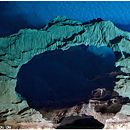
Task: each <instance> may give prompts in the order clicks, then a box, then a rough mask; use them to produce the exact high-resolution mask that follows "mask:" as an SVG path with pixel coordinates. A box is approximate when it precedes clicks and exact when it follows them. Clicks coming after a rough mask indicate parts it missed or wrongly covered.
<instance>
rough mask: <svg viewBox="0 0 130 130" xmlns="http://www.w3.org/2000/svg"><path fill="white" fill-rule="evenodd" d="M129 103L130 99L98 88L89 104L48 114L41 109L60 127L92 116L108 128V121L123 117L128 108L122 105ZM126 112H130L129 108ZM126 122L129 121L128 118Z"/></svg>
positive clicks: (43, 111)
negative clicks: (118, 116)
mask: <svg viewBox="0 0 130 130" xmlns="http://www.w3.org/2000/svg"><path fill="white" fill-rule="evenodd" d="M127 102H130V99H128V98H123V97H121V96H119V95H118V93H117V92H110V91H109V90H106V89H105V88H98V89H96V90H94V91H93V92H92V95H91V99H90V100H89V102H88V103H81V104H79V105H75V106H73V107H70V108H64V109H59V110H53V111H50V112H48V113H45V110H44V109H41V110H40V112H41V113H42V114H43V117H44V118H47V119H48V120H51V121H52V122H53V123H56V124H57V125H60V126H63V125H68V124H71V122H74V121H75V120H76V119H75V118H77V119H78V118H81V119H84V118H90V117H91V116H92V117H94V119H96V120H98V121H99V122H101V123H102V124H104V125H105V128H106V127H108V126H106V121H109V120H110V119H111V120H112V119H116V118H115V117H117V115H121V114H120V113H122V111H123V112H124V109H126V106H125V105H124V106H125V107H124V106H123V107H122V105H123V104H126V103H127ZM127 107H128V106H127ZM126 111H129V110H128V108H127V110H126ZM118 112H119V113H118ZM116 113H117V114H116ZM127 113H129V112H127ZM122 115H124V116H126V113H124V114H123V113H122ZM74 117H75V118H74ZM82 117H83V118H82ZM120 117H121V116H120ZM67 119H69V120H70V122H69V121H67ZM119 119H120V118H119ZM121 119H122V118H121ZM121 119H120V120H121ZM126 120H128V119H127V118H126ZM109 123H110V121H109ZM108 128H109V127H108ZM113 128H114V127H113Z"/></svg>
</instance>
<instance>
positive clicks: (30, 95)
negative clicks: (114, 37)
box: [16, 45, 118, 109]
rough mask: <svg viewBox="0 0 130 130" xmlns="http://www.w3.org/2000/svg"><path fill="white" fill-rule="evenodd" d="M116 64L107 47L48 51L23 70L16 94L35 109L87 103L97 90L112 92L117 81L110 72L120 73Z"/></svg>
mask: <svg viewBox="0 0 130 130" xmlns="http://www.w3.org/2000/svg"><path fill="white" fill-rule="evenodd" d="M114 63H115V55H114V53H113V52H112V50H110V48H107V47H101V48H97V47H95V46H90V47H86V46H84V45H81V46H76V47H71V48H70V49H68V50H66V51H62V50H55V51H51V52H45V53H44V54H40V55H38V56H35V57H34V58H33V59H32V60H31V61H29V62H28V63H27V64H25V65H23V66H22V67H21V69H20V71H19V73H18V82H17V87H16V91H17V92H18V93H20V94H21V95H22V97H24V98H26V100H27V102H28V104H29V105H30V107H32V108H35V109H40V108H43V107H47V108H64V107H71V106H73V105H75V104H77V103H80V102H87V101H88V98H89V97H90V95H91V91H93V90H94V89H97V88H106V89H108V90H113V87H114V84H115V81H116V80H117V79H116V76H114V77H113V76H110V77H109V73H110V72H112V71H118V68H116V67H115V66H114Z"/></svg>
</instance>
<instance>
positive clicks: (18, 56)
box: [0, 17, 130, 127]
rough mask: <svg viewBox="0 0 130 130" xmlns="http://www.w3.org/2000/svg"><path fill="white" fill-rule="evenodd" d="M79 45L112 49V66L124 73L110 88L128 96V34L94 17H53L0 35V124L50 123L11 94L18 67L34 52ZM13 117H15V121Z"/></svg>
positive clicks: (129, 38) (129, 36)
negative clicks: (43, 23) (37, 26)
mask: <svg viewBox="0 0 130 130" xmlns="http://www.w3.org/2000/svg"><path fill="white" fill-rule="evenodd" d="M81 44H84V45H86V46H87V45H96V46H98V47H99V46H107V47H110V48H112V50H113V51H114V52H115V55H116V58H117V62H116V66H118V67H120V69H121V70H122V71H123V72H124V73H126V75H120V76H118V78H120V80H119V81H118V82H117V83H116V86H115V89H114V90H115V91H117V92H118V93H119V94H120V95H121V96H124V97H129V98H130V94H129V92H130V90H129V89H130V88H129V73H130V69H129V53H130V33H129V32H125V31H122V30H120V29H118V28H117V27H116V26H115V25H114V24H113V23H112V22H110V21H102V20H100V19H98V20H94V21H92V22H88V23H81V22H77V21H73V20H69V19H67V18H66V17H56V18H54V19H53V20H51V21H50V22H49V23H48V24H47V25H46V26H45V27H43V28H42V29H40V30H36V29H21V30H20V31H19V32H18V33H17V34H13V35H10V36H8V37H1V38H0V46H1V48H0V123H1V124H3V125H6V124H8V125H12V124H14V123H16V124H17V123H19V122H20V123H21V124H22V123H23V124H24V123H26V119H29V120H28V121H27V122H29V123H36V122H42V121H43V122H45V123H46V125H48V126H52V124H51V123H50V122H49V123H47V122H46V121H45V120H44V119H42V117H41V115H40V114H39V113H37V112H36V111H35V110H32V109H31V108H28V104H27V102H26V101H25V100H23V99H22V98H21V97H20V96H19V95H18V94H17V93H15V87H16V82H17V74H18V72H19V69H20V68H21V66H22V65H23V64H26V63H27V62H28V61H29V60H30V59H32V58H33V57H34V56H35V55H38V54H40V53H43V52H45V51H52V50H56V49H62V50H66V49H69V48H70V47H71V46H77V45H81ZM124 107H126V106H124ZM23 112H24V114H23ZM22 114H23V115H22ZM35 115H39V116H38V118H37V119H34V118H33V116H35ZM15 117H18V118H17V121H15V119H16V118H15ZM30 118H31V119H30ZM24 126H25V124H24V125H23V127H24Z"/></svg>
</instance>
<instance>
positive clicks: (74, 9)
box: [0, 1, 130, 36]
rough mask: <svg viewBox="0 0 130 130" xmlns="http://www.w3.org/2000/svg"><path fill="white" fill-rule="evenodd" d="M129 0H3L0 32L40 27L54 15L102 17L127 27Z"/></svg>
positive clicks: (76, 17) (128, 27) (89, 18)
mask: <svg viewBox="0 0 130 130" xmlns="http://www.w3.org/2000/svg"><path fill="white" fill-rule="evenodd" d="M129 7H130V2H129V1H39V2H38V1H33V2H32V1H29V2H27V1H20V2H18V1H14V2H10V1H6V2H0V36H6V35H10V34H12V33H16V32H17V31H18V30H19V29H21V28H36V29H39V28H41V27H43V26H44V25H45V24H46V23H47V22H48V21H49V20H51V19H53V18H54V17H56V16H62V15H64V16H66V17H68V18H69V19H73V20H78V21H82V22H87V21H89V20H92V19H96V18H102V19H103V20H110V21H112V22H113V23H114V24H115V25H116V26H117V27H119V28H121V29H123V30H125V31H130V15H129V14H130V8H129Z"/></svg>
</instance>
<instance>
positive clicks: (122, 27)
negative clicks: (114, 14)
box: [115, 24, 130, 32]
mask: <svg viewBox="0 0 130 130" xmlns="http://www.w3.org/2000/svg"><path fill="white" fill-rule="evenodd" d="M115 26H116V27H118V28H119V29H121V30H123V31H127V32H130V24H126V25H123V24H115Z"/></svg>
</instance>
